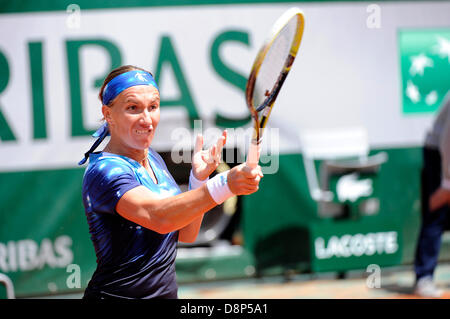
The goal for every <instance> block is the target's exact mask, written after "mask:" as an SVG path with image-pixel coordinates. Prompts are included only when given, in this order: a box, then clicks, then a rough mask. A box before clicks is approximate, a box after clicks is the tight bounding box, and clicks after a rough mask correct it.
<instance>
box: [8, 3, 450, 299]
mask: <svg viewBox="0 0 450 319" xmlns="http://www.w3.org/2000/svg"><path fill="white" fill-rule="evenodd" d="M250 2H252V3H249V1H211V2H210V3H208V2H207V1H202V5H198V4H197V3H196V2H195V1H185V0H180V1H169V4H170V5H167V6H165V5H164V4H163V2H161V1H156V2H155V3H153V2H152V1H142V3H141V2H140V1H134V2H133V3H132V4H130V6H129V7H127V5H126V2H124V4H120V6H114V5H111V4H110V3H109V2H108V1H101V0H91V1H88V0H82V1H77V2H74V3H71V4H69V3H68V4H67V5H62V4H61V3H59V1H46V2H43V3H41V2H32V1H29V2H20V1H19V2H16V1H0V30H1V36H0V272H1V273H5V274H6V275H8V276H9V277H10V278H11V279H12V281H13V283H14V286H15V288H16V292H17V295H18V296H31V295H39V294H48V293H60V292H71V291H73V289H76V288H83V287H85V286H86V283H87V282H88V280H89V278H90V275H91V274H92V272H93V270H94V269H95V255H94V250H93V247H92V245H91V242H90V238H89V233H88V229H87V224H86V220H85V217H84V210H83V207H82V200H81V181H82V178H83V170H84V168H83V167H78V166H77V163H78V161H79V160H80V159H81V158H82V157H83V154H84V152H85V151H86V150H87V149H88V147H89V146H90V144H91V143H92V141H93V140H92V138H91V134H92V133H93V132H94V131H95V130H96V129H97V128H98V127H99V126H100V125H101V118H102V116H101V112H100V107H101V105H100V102H99V100H98V96H97V95H98V91H99V89H100V87H101V85H102V82H103V79H104V78H105V76H106V75H107V74H108V73H109V72H110V71H111V70H112V69H113V68H115V67H118V66H120V65H123V64H133V65H137V66H140V67H143V68H145V69H148V70H150V71H152V72H153V74H154V75H155V78H156V80H157V82H158V85H159V87H160V88H161V122H160V124H159V127H158V130H157V132H156V137H155V140H154V144H153V147H154V148H155V149H156V150H157V151H160V152H171V151H172V150H173V149H174V148H175V149H176V148H177V147H178V148H183V149H184V148H187V149H188V150H189V149H190V147H191V144H190V143H192V142H193V139H194V134H193V132H194V131H195V130H196V129H197V130H203V131H206V130H208V129H211V132H213V133H215V134H216V133H217V131H219V132H220V129H223V128H228V129H229V131H230V136H229V141H228V143H229V146H231V147H237V148H241V144H242V145H243V146H242V147H244V148H245V143H241V142H242V141H244V142H248V138H249V136H248V138H247V136H246V137H245V138H243V139H241V137H242V136H245V134H246V132H247V131H246V128H248V127H249V125H250V117H249V113H248V111H247V108H246V105H245V99H244V91H245V83H246V79H247V75H248V73H249V71H250V68H251V64H252V62H253V59H254V56H255V54H256V52H257V50H258V49H259V46H260V45H261V43H262V42H263V40H264V39H265V37H266V34H267V32H268V31H269V29H270V26H271V24H272V23H273V22H274V21H275V20H276V19H277V17H278V16H280V15H281V14H282V13H283V12H284V11H285V10H286V9H288V8H289V7H291V6H294V5H295V6H297V7H300V8H301V9H302V10H303V11H304V13H305V17H306V25H305V31H304V37H303V40H302V44H301V48H300V51H299V54H298V58H297V59H296V61H295V64H294V66H293V69H292V71H291V72H290V74H289V77H288V79H287V81H286V83H285V85H284V87H283V92H282V94H280V96H279V98H278V100H277V104H276V106H275V108H274V111H273V112H272V116H271V121H270V123H269V130H268V132H270V134H268V135H267V136H268V138H266V139H265V141H264V143H265V144H264V148H263V154H268V155H270V154H275V155H276V157H273V159H274V162H273V165H269V166H270V168H272V169H273V170H272V171H269V172H268V174H267V176H266V177H267V178H266V184H265V185H266V186H264V187H267V189H266V190H268V189H269V188H270V187H271V185H272V186H274V185H278V186H277V189H278V190H280V191H281V190H283V187H281V186H282V184H283V183H284V181H285V179H286V180H288V181H290V182H293V181H294V180H295V181H299V182H298V183H297V184H295V185H293V186H294V187H293V188H292V190H293V191H292V192H291V193H289V192H287V193H286V192H284V193H280V194H279V196H278V197H277V198H285V197H286V196H288V198H287V200H286V202H287V203H291V204H292V206H293V207H304V210H305V211H310V214H311V215H312V214H315V209H316V206H315V205H314V204H311V202H310V201H311V194H310V191H309V188H308V187H307V186H306V181H305V178H306V177H305V172H304V171H303V167H302V166H300V164H299V163H300V162H299V161H297V158H294V160H291V159H292V158H291V157H289V156H290V155H292V154H294V155H298V156H300V154H301V153H302V151H303V150H302V143H301V135H302V134H303V133H305V132H313V133H314V132H317V131H319V132H322V131H324V130H326V131H329V132H331V135H333V130H334V129H336V128H337V129H339V128H348V127H356V128H358V129H360V128H363V129H364V131H365V132H366V133H367V134H366V135H367V139H368V140H367V143H368V144H369V146H370V147H371V148H388V149H397V148H402V147H405V146H406V147H411V146H412V147H420V146H421V144H422V141H423V138H424V134H425V131H426V129H427V128H428V127H429V126H430V124H431V121H432V119H433V115H434V113H435V112H436V111H437V110H438V108H439V104H440V102H441V101H442V97H443V95H444V94H445V91H446V90H448V89H449V78H448V74H449V73H448V70H449V65H448V62H449V50H448V43H449V41H450V31H449V30H450V23H449V19H448V12H450V4H449V3H448V2H431V3H429V2H426V1H425V2H419V1H414V2H411V3H410V2H406V1H405V2H403V1H401V2H389V1H382V2H380V3H378V4H373V3H368V2H358V1H355V2H351V3H348V2H345V3H343V2H340V1H330V2H325V3H323V2H320V1H307V2H289V1H288V2H283V3H278V2H273V3H270V2H268V1H262V2H261V3H257V1H250ZM411 113H414V114H413V115H414V116H411ZM213 135H214V134H213ZM400 153H401V152H400ZM401 154H403V153H401ZM278 158H279V159H280V160H279V161H278V160H277V159H278ZM286 159H287V161H286ZM402 159H404V161H402ZM409 159H410V157H408V156H405V157H404V158H402V155H399V159H397V162H395V163H399V165H400V163H401V165H402V167H408V166H407V165H406V164H407V161H408V160H409ZM276 160H277V161H276ZM391 160H393V159H391ZM405 163H406V164H405ZM269 164H271V163H269ZM405 165H406V166H405ZM394 166H395V165H394ZM391 171H392V172H396V170H395V167H393V168H392V170H391ZM408 175H409V176H410V175H411V174H410V172H406V173H405V176H408ZM280 177H281V178H280ZM283 178H285V179H283ZM391 180H392V179H391ZM394 180H395V178H394ZM299 185H300V186H299ZM271 189H272V190H273V187H272V188H271ZM398 189H401V188H400V187H399V188H398ZM262 194H266V195H267V196H269V197H273V194H269V193H264V192H262ZM299 194H300V195H299ZM392 194H394V195H395V192H392ZM410 196H412V197H413V198H412V199H411V201H412V202H414V200H416V198H415V197H414V196H416V194H411V195H410ZM399 197H402V196H400V195H399ZM403 197H404V194H403ZM254 198H255V199H257V197H254ZM302 198H307V199H308V202H307V204H306V205H305V203H304V202H302ZM408 200H409V199H408ZM264 202H265V201H264V200H262V201H261V203H264ZM266 203H267V202H266ZM280 205H281V206H280ZM283 205H285V202H284V201H283V203H281V202H280V201H274V202H273V203H272V204H271V205H265V207H261V210H260V211H258V214H259V215H258V214H256V215H252V213H251V212H249V213H247V212H246V211H244V212H243V213H244V215H245V216H246V218H250V219H252V218H254V219H253V221H252V220H248V219H247V220H246V223H247V222H248V224H249V225H251V226H249V227H247V228H245V231H247V235H246V236H247V237H246V240H247V241H246V245H247V247H248V248H249V249H250V251H252V239H251V238H254V239H255V238H260V237H261V236H262V235H265V234H261V233H258V232H261V231H263V232H265V231H266V230H267V233H270V232H276V231H277V229H275V228H277V227H280V228H281V227H286V223H292V221H295V220H297V219H299V218H300V219H301V218H303V217H302V216H306V215H308V213H307V212H306V213H303V214H296V213H295V214H294V213H292V215H286V216H284V217H285V218H278V219H277V220H276V221H275V222H274V220H273V214H272V211H273V210H274V209H277V210H280V209H282V208H286V210H289V209H290V206H289V205H288V206H283ZM251 206H252V205H247V206H244V208H243V209H244V210H245V209H247V208H246V207H251ZM265 211H267V213H264V212H265ZM400 211H405V210H404V209H402V210H400ZM252 216H254V217H252ZM264 216H266V217H264ZM287 216H292V219H290V217H287ZM255 220H258V221H260V222H262V221H264V224H265V225H268V226H267V227H268V228H264V227H259V226H260V224H261V223H256V222H254V221H255ZM283 223H285V224H283ZM269 226H270V227H272V228H270V227H269ZM252 227H253V228H252ZM269 228H270V229H269ZM346 229H352V228H351V227H348V228H346ZM367 231H368V232H369V231H370V232H375V233H376V232H377V229H368V230H367ZM380 231H383V232H386V233H389V234H390V232H391V231H393V230H392V229H383V230H380ZM319 235H320V234H319ZM319 235H317V236H318V238H319ZM347 235H349V236H353V237H355V236H354V235H355V234H348V233H340V234H339V236H341V237H342V236H347ZM366 235H367V234H362V235H361V236H363V237H361V236H357V238H360V237H361V238H366V237H367V236H366ZM249 236H250V237H251V238H249ZM320 236H321V237H320V238H321V239H323V245H322V246H323V247H322V246H320V245H319V246H320V247H322V248H323V249H325V248H326V247H328V246H327V243H328V242H329V239H330V238H334V237H333V234H331V233H327V236H328V237H325V235H324V234H322V235H320ZM364 236H366V237H364ZM353 237H351V238H353ZM339 238H340V237H339ZM345 238H347V237H345ZM348 238H350V237H348ZM355 238H356V237H355ZM389 238H391V237H389ZM392 238H396V237H395V236H393V237H392ZM255 240H256V239H255ZM312 242H313V243H314V242H315V241H314V238H313V239H312ZM319 242H320V241H319ZM399 243H400V241H399V242H398V243H397V242H396V245H397V246H398V245H399ZM393 246H395V245H393ZM397 246H395V247H397ZM400 248H401V247H400ZM400 248H399V249H398V250H396V252H397V251H400V250H401V249H400ZM323 249H322V250H323ZM323 251H325V250H323ZM327 251H328V250H327ZM388 251H389V252H390V251H391V250H388ZM382 252H384V250H382ZM321 256H322V257H323V256H327V258H322V259H323V260H328V259H332V258H335V257H336V256H335V254H331V253H330V254H325V255H323V254H322V255H321ZM352 256H353V255H352ZM272 257H273V256H271V255H267V254H266V256H265V258H268V259H270V258H272ZM336 258H337V257H336ZM272 259H274V260H275V259H276V258H275V257H273V258H272ZM327 269H328V268H327Z"/></svg>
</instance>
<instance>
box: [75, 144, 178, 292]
mask: <svg viewBox="0 0 450 319" xmlns="http://www.w3.org/2000/svg"><path fill="white" fill-rule="evenodd" d="M148 160H149V163H150V166H151V167H152V169H153V172H154V174H155V177H156V179H157V184H155V183H154V181H153V180H152V178H151V177H150V175H149V174H148V172H147V171H146V169H145V168H144V167H142V166H141V165H140V164H139V163H138V162H137V161H135V160H133V159H131V158H128V157H125V156H121V155H117V154H112V153H106V152H99V153H92V154H90V157H89V165H88V167H87V168H86V171H85V173H84V178H83V204H84V207H85V212H86V217H87V222H88V225H89V232H90V234H91V239H92V242H93V244H94V248H95V254H96V256H97V269H96V270H95V272H94V274H93V276H92V279H91V280H90V282H89V284H88V287H87V289H86V291H85V298H89V297H94V298H177V290H178V287H177V284H176V280H175V257H176V246H177V242H178V231H176V232H171V233H168V234H164V235H163V234H159V233H157V232H155V231H152V230H150V229H147V228H144V227H142V226H140V225H138V224H136V223H133V222H131V221H129V220H127V219H125V218H123V217H122V216H120V215H119V214H118V213H117V211H116V209H115V208H116V205H117V202H118V201H119V199H120V198H121V197H122V195H123V194H125V193H126V192H127V191H129V190H130V189H133V188H135V187H138V186H141V185H143V186H145V187H147V188H148V189H150V190H151V191H152V192H154V193H155V194H158V195H160V196H161V197H169V196H174V195H177V194H179V193H181V191H180V188H179V187H178V185H177V184H176V182H175V180H174V179H173V177H172V175H171V174H170V173H169V171H168V169H167V166H166V164H165V163H164V161H163V159H162V158H161V156H160V155H159V154H158V153H156V152H155V151H153V150H152V149H150V148H149V152H148Z"/></svg>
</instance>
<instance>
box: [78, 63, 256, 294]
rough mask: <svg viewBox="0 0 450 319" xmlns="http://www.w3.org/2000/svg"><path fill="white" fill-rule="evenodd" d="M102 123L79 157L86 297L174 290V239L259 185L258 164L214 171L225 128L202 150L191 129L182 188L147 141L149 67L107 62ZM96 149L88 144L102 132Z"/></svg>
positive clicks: (155, 103) (192, 233) (153, 108)
mask: <svg viewBox="0 0 450 319" xmlns="http://www.w3.org/2000/svg"><path fill="white" fill-rule="evenodd" d="M99 97H100V100H101V101H102V104H103V106H102V113H103V116H104V119H105V121H106V122H105V124H104V125H103V126H102V127H101V128H100V129H99V130H98V131H97V132H96V134H94V136H96V137H98V139H97V141H96V142H95V143H94V144H93V146H92V147H91V149H90V150H89V151H88V152H87V153H86V154H85V158H84V159H83V160H81V161H80V164H83V163H84V162H86V161H87V160H89V165H88V167H87V168H86V171H85V174H84V179H83V204H84V207H85V212H86V217H87V221H88V224H89V232H90V234H91V239H92V241H93V244H94V248H95V253H96V256H97V268H96V270H95V272H94V274H93V276H92V279H91V280H90V282H89V284H88V287H87V289H86V291H85V293H84V298H85V299H108V298H139V299H140V298H178V294H177V291H178V287H177V284H176V280H175V256H176V247H177V241H182V242H193V241H195V238H196V237H197V234H198V232H199V229H200V226H201V222H202V218H203V214H205V213H206V212H208V211H209V210H210V209H211V208H213V207H214V206H216V205H219V204H221V203H222V202H224V201H225V200H226V199H227V198H229V197H230V196H233V195H245V194H251V193H253V192H255V191H257V190H258V185H259V181H260V179H261V177H262V176H263V175H262V172H261V167H259V166H258V167H257V168H256V169H251V168H249V167H247V166H245V164H241V165H239V166H236V167H234V168H233V169H231V170H229V171H227V172H224V173H221V174H219V175H216V176H215V177H214V178H211V179H209V175H210V174H211V173H212V172H213V171H214V170H215V169H216V168H217V166H218V164H219V162H220V159H221V150H222V147H223V145H224V144H225V142H226V131H224V132H223V134H222V136H221V137H220V138H219V139H218V141H217V143H216V144H215V145H214V146H212V147H211V148H210V149H208V150H202V148H203V139H202V137H201V136H199V137H197V140H196V143H195V148H194V154H193V157H192V170H191V173H190V179H189V191H187V192H184V193H181V191H180V189H179V187H178V186H177V184H176V182H175V181H174V179H173V177H172V176H171V175H170V173H169V171H168V169H167V167H166V165H165V163H164V161H163V160H162V158H161V157H160V156H159V155H158V153H156V152H155V151H154V150H153V149H152V148H151V147H150V145H151V142H152V140H153V137H154V135H155V130H156V128H157V126H158V123H159V120H160V108H159V103H160V96H159V89H158V86H157V85H156V83H155V80H154V79H153V77H152V75H151V73H150V72H148V71H145V70H143V69H141V68H138V67H135V66H129V65H127V66H122V67H119V68H117V69H115V70H113V71H112V72H111V73H110V74H109V75H108V76H107V78H106V79H105V82H104V84H103V86H102V88H101V90H100V94H99ZM107 135H111V139H110V141H109V143H108V144H107V145H106V147H105V148H104V149H103V151H101V152H94V151H95V148H96V147H97V146H98V145H99V144H100V143H101V141H102V140H103V139H104V138H105V137H106V136H107Z"/></svg>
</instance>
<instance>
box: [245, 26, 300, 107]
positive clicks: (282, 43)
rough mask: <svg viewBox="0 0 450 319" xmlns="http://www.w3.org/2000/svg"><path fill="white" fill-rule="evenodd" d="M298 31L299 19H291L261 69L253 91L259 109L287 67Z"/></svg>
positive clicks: (270, 48)
mask: <svg viewBox="0 0 450 319" xmlns="http://www.w3.org/2000/svg"><path fill="white" fill-rule="evenodd" d="M296 33H297V19H291V20H290V21H289V22H288V23H287V24H286V25H285V26H284V27H283V28H282V29H281V30H280V32H279V33H278V34H277V36H276V37H275V39H273V41H272V43H271V44H270V47H269V49H268V51H267V52H266V55H265V57H264V61H263V62H262V64H261V67H260V69H259V72H258V75H257V78H256V81H255V88H254V91H253V97H252V100H253V105H254V106H255V108H256V109H258V111H261V110H263V109H264V104H268V103H267V102H269V100H270V98H271V95H272V93H273V91H274V88H275V87H276V85H277V83H278V80H279V78H280V74H281V73H282V72H283V70H284V68H285V64H286V61H287V59H288V57H289V54H290V51H291V46H292V43H293V41H294V38H295V35H296ZM261 106H262V107H261Z"/></svg>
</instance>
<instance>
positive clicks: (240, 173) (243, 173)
mask: <svg viewBox="0 0 450 319" xmlns="http://www.w3.org/2000/svg"><path fill="white" fill-rule="evenodd" d="M263 176H264V175H263V173H262V170H261V166H259V165H258V166H256V167H255V168H250V167H248V166H247V165H246V163H242V164H240V165H238V166H235V167H233V168H232V169H231V170H230V171H229V172H228V175H227V182H228V187H229V188H230V190H231V191H232V192H233V193H234V194H236V195H249V194H252V193H254V192H256V191H257V190H258V189H259V182H260V181H261V178H262V177H263Z"/></svg>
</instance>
